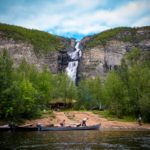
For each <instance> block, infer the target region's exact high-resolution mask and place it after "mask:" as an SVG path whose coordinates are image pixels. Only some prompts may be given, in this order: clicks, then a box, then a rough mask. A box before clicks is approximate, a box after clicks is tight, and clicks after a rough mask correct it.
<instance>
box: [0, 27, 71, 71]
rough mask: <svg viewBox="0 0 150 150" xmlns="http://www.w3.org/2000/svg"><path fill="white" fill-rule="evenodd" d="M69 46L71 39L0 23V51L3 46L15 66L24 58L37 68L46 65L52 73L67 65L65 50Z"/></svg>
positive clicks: (61, 69) (63, 68)
mask: <svg viewBox="0 0 150 150" xmlns="http://www.w3.org/2000/svg"><path fill="white" fill-rule="evenodd" d="M49 39H50V40H49ZM48 40H49V41H48ZM71 47H72V41H71V39H67V38H63V37H59V36H54V35H51V34H48V33H46V32H42V31H38V30H29V29H25V28H22V27H17V26H11V25H5V24H0V53H1V52H2V51H3V49H4V48H6V49H8V51H9V53H10V54H11V57H12V58H13V60H14V66H15V67H17V66H18V65H19V64H20V62H21V61H22V59H25V60H26V61H27V62H28V63H29V64H34V65H35V66H36V67H37V68H38V69H39V70H42V69H43V68H44V67H45V66H46V67H48V68H49V70H50V71H51V72H52V73H58V72H60V71H64V70H65V68H66V66H67V65H68V54H67V51H68V49H70V48H71Z"/></svg>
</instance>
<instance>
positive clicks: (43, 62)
mask: <svg viewBox="0 0 150 150" xmlns="http://www.w3.org/2000/svg"><path fill="white" fill-rule="evenodd" d="M4 48H6V49H8V51H9V53H10V55H11V57H12V59H13V60H14V67H18V66H19V64H20V63H21V61H22V60H23V59H25V60H26V61H27V62H28V63H29V64H34V65H35V66H36V67H37V68H38V70H42V69H43V68H44V67H45V66H47V67H48V68H49V70H50V71H51V72H52V73H58V71H60V70H61V71H62V70H63V69H64V67H63V68H61V66H60V64H59V63H58V62H59V61H58V57H59V56H61V53H60V52H59V51H55V52H49V53H47V54H38V56H37V55H36V54H35V52H34V49H33V46H32V45H31V44H29V43H24V42H22V41H14V40H13V39H6V38H5V39H4V38H0V53H1V52H2V51H3V49H4ZM60 68H61V69H60Z"/></svg>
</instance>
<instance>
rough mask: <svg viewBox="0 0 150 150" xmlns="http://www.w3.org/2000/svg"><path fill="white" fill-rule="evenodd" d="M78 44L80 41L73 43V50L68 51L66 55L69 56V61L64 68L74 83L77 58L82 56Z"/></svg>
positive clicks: (77, 63)
mask: <svg viewBox="0 0 150 150" xmlns="http://www.w3.org/2000/svg"><path fill="white" fill-rule="evenodd" d="M79 45H80V42H77V43H76V45H75V50H74V51H72V52H69V53H68V55H69V56H70V61H69V63H68V66H67V68H66V72H67V75H68V76H69V77H70V78H71V80H72V81H73V82H74V83H76V77H77V69H78V65H79V59H80V58H81V56H82V52H81V50H80V48H79Z"/></svg>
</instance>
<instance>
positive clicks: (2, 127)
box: [0, 125, 10, 131]
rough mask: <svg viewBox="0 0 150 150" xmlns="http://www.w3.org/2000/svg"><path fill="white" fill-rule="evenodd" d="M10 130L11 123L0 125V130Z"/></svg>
mask: <svg viewBox="0 0 150 150" xmlns="http://www.w3.org/2000/svg"><path fill="white" fill-rule="evenodd" d="M9 130H10V127H9V125H3V126H0V131H9Z"/></svg>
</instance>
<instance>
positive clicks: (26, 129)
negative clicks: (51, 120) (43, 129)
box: [14, 126, 38, 131]
mask: <svg viewBox="0 0 150 150" xmlns="http://www.w3.org/2000/svg"><path fill="white" fill-rule="evenodd" d="M14 131H38V127H32V126H26V127H24V126H16V127H15V130H14Z"/></svg>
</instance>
